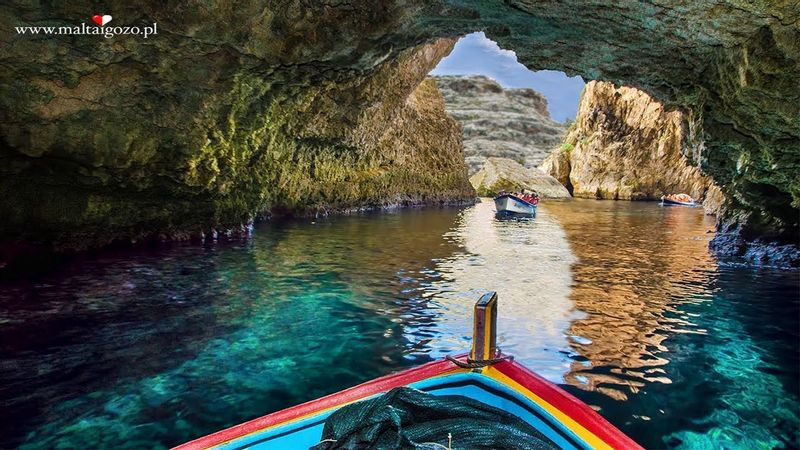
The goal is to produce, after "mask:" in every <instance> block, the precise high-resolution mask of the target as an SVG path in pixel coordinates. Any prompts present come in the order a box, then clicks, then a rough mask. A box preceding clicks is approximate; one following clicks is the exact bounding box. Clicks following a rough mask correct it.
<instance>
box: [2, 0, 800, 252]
mask: <svg viewBox="0 0 800 450" xmlns="http://www.w3.org/2000/svg"><path fill="white" fill-rule="evenodd" d="M93 5H94V4H92V3H90V2H87V1H76V2H69V3H68V4H67V3H66V2H41V3H40V4H38V5H32V4H27V3H24V2H15V3H6V4H4V5H2V6H0V17H2V19H0V20H1V22H0V23H2V27H0V28H2V30H3V38H2V39H3V41H4V42H3V51H2V53H0V63H2V65H3V67H4V69H5V70H3V71H2V72H0V157H1V158H2V159H3V161H4V164H3V165H2V167H1V168H0V180H2V181H0V194H2V195H0V211H2V212H3V216H4V217H6V219H5V220H4V221H3V223H2V224H0V231H1V232H2V235H3V236H4V240H5V241H9V240H10V241H17V242H28V241H42V242H46V243H48V244H51V243H53V242H56V243H57V244H58V245H62V246H65V247H68V248H74V247H81V246H86V245H100V244H103V243H105V242H109V241H111V240H114V239H118V238H124V239H131V238H141V237H144V236H148V235H156V236H162V237H170V238H176V237H187V236H191V235H198V234H201V233H203V232H208V231H210V230H212V229H219V228H230V227H232V226H236V225H237V224H241V223H244V222H247V221H248V220H250V219H251V218H252V217H253V216H254V215H257V214H261V213H264V212H265V211H268V210H271V209H290V210H291V209H296V208H298V207H301V206H305V205H309V204H310V205H311V206H312V207H314V208H325V207H332V208H346V207H351V206H358V205H365V204H368V205H379V204H384V203H387V202H401V203H402V202H417V201H422V202H430V201H445V200H450V199H463V198H464V197H467V196H469V195H470V192H469V188H468V186H467V185H466V184H465V181H466V177H465V176H463V177H462V171H463V170H462V169H463V168H462V166H460V165H458V164H456V163H454V160H455V159H457V150H455V149H456V148H458V146H459V143H458V142H456V141H454V140H453V139H455V138H452V139H451V138H450V137H447V136H450V133H449V132H448V129H450V128H452V125H453V124H452V123H451V122H448V118H447V117H445V116H443V115H442V114H440V113H439V112H438V111H439V109H440V108H439V107H438V106H437V104H436V102H437V100H436V98H435V97H436V94H435V92H434V91H435V90H431V89H430V87H426V86H425V84H423V85H420V83H422V80H423V79H424V75H425V74H426V73H427V72H428V71H429V70H430V68H431V67H433V65H435V63H436V61H438V60H439V59H440V58H441V57H443V56H444V54H446V53H447V51H448V50H449V47H450V46H451V45H452V43H453V41H452V38H455V37H457V36H459V35H462V34H464V33H467V32H472V31H477V30H483V31H485V32H486V33H487V35H488V36H489V37H490V38H492V39H493V40H495V41H497V42H498V43H500V45H501V46H503V47H504V48H510V49H513V50H514V51H515V52H516V53H517V56H518V58H519V60H520V62H522V63H523V64H525V65H527V66H528V67H529V68H532V69H545V68H547V69H555V70H564V71H566V72H567V73H569V74H581V75H583V76H584V77H585V78H587V79H603V80H608V81H613V82H614V83H616V84H619V85H630V86H633V87H637V88H640V89H643V90H645V91H647V92H648V93H650V94H652V95H654V96H655V97H656V98H658V99H660V100H661V101H663V102H665V103H666V104H667V105H669V106H670V107H680V108H684V109H685V110H686V111H688V116H689V117H690V118H691V119H690V121H691V122H692V123H691V124H690V125H691V129H692V130H694V131H693V134H692V138H693V143H694V146H695V147H694V148H695V150H698V151H697V152H696V154H697V155H699V159H700V161H698V162H699V163H700V164H701V165H702V166H703V168H704V170H706V171H707V172H708V173H710V174H711V175H712V176H713V177H714V178H715V179H716V180H717V181H718V182H719V183H720V184H722V185H724V186H725V193H726V195H727V198H728V209H727V213H726V215H725V219H724V220H723V222H722V223H723V225H726V224H727V225H730V224H733V226H738V225H740V224H746V226H745V227H744V229H745V231H746V233H745V234H748V233H749V236H750V237H757V236H768V237H770V238H772V239H778V240H782V241H792V240H794V242H795V243H796V242H797V236H798V217H800V214H798V209H797V208H798V206H800V170H798V167H800V119H799V118H800V88H798V81H797V79H798V74H800V70H799V69H800V44H799V43H800V28H799V27H798V17H799V15H800V11H798V10H797V8H795V7H793V6H792V4H791V2H788V1H776V2H772V4H771V5H767V4H766V3H763V2H746V1H740V0H700V1H695V2H685V3H678V4H676V3H675V2H674V1H669V0H640V1H630V2H616V3H613V4H612V3H608V4H600V3H587V2H584V1H580V0H570V1H558V2H556V1H533V0H506V1H501V0H440V1H430V0H427V1H426V0H405V1H399V0H387V1H381V2H376V1H373V0H353V1H349V2H340V1H332V0H326V1H322V0H291V1H288V0H287V1H267V0H247V1H242V2H236V4H235V5H233V4H232V3H230V2H221V1H217V2H206V3H203V5H196V4H193V3H191V2H188V1H181V2H176V3H175V4H174V5H172V6H173V7H172V8H170V9H169V10H167V9H166V8H164V7H163V6H162V3H161V2H157V1H155V0H140V1H136V2H129V3H127V4H126V5H125V6H118V7H116V9H115V10H114V11H109V12H108V13H110V14H112V15H113V17H114V22H113V23H115V24H119V25H121V26H122V25H139V24H144V23H148V24H149V23H153V22H155V23H157V24H158V34H157V35H153V36H150V37H149V38H148V39H144V38H142V37H140V36H115V37H113V38H108V39H107V38H104V37H101V36H97V35H84V36H76V35H59V36H47V35H42V34H39V35H31V34H20V33H19V32H17V31H16V28H15V27H17V26H56V27H57V26H67V25H71V26H79V25H80V24H81V23H82V22H89V21H90V17H91V15H92V14H94V13H96V11H92V7H93ZM419 86H421V88H420V89H422V91H419V90H418V87H419ZM426 89H427V90H426ZM455 134H457V133H453V135H455ZM415 136H416V138H417V139H416V140H413V139H414V137H415ZM427 136H439V137H442V136H444V137H445V138H444V139H438V140H436V141H433V140H432V139H427V138H426V137H427ZM412 140H413V142H412V144H409V145H404V144H403V143H408V142H411V141H412ZM462 165H463V164H462ZM422 167H429V168H435V169H434V172H433V173H436V174H437V175H436V176H430V177H429V178H427V179H424V180H419V179H418V178H415V177H417V176H418V175H419V174H420V173H421V171H420V168H422ZM87 239H90V240H91V242H88V241H87ZM0 259H2V258H0Z"/></svg>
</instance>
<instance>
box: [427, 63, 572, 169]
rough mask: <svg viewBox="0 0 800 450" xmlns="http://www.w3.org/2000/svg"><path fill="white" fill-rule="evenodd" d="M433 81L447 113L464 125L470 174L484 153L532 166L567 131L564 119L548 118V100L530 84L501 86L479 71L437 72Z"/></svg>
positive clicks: (480, 162)
mask: <svg viewBox="0 0 800 450" xmlns="http://www.w3.org/2000/svg"><path fill="white" fill-rule="evenodd" d="M436 84H437V85H438V86H439V90H440V91H441V92H442V95H443V96H444V101H445V109H446V110H447V113H448V114H450V115H451V116H453V118H455V119H456V120H457V121H458V122H459V123H460V124H461V127H462V128H463V130H464V156H465V157H466V161H467V165H468V166H469V172H470V174H474V173H475V172H477V171H478V170H480V169H481V167H483V163H484V162H485V161H486V158H489V157H501V158H508V159H513V160H514V161H516V162H518V163H520V164H522V165H523V166H525V167H536V166H538V165H539V164H540V163H541V162H542V160H544V158H545V157H546V156H547V155H548V154H549V153H550V150H551V149H552V148H553V147H554V146H555V145H557V144H558V143H559V142H561V139H562V138H563V136H564V133H565V131H566V128H567V127H566V126H565V125H564V124H561V123H558V122H556V121H554V120H553V119H551V118H550V113H549V112H548V111H547V99H545V98H544V96H543V95H542V94H540V93H538V92H536V91H534V90H533V89H503V87H502V86H500V85H499V84H498V83H497V82H496V81H494V80H492V79H490V78H487V77H484V76H469V77H453V76H446V77H436Z"/></svg>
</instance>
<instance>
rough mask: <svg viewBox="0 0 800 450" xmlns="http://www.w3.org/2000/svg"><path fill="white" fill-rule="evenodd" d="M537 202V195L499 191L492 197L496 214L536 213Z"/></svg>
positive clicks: (530, 214) (529, 214)
mask: <svg viewBox="0 0 800 450" xmlns="http://www.w3.org/2000/svg"><path fill="white" fill-rule="evenodd" d="M538 204H539V196H538V195H535V194H534V195H530V194H519V193H510V194H509V193H501V194H500V195H498V196H497V197H495V198H494V207H495V209H496V210H497V213H498V214H519V215H528V216H533V215H536V206H537V205H538Z"/></svg>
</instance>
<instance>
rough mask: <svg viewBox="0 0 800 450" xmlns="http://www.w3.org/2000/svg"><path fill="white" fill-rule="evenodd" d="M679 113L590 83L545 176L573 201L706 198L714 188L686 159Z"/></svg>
mask: <svg viewBox="0 0 800 450" xmlns="http://www.w3.org/2000/svg"><path fill="white" fill-rule="evenodd" d="M683 124H684V121H683V115H682V114H681V113H680V112H679V111H665V110H664V107H663V105H661V104H660V103H659V102H657V101H655V100H653V99H652V98H651V97H650V96H649V95H647V94H646V93H644V92H642V91H640V90H638V89H633V88H626V87H622V88H619V89H617V88H615V87H614V85H613V84H611V83H606V82H596V81H592V82H589V83H588V84H587V85H586V88H585V89H584V91H583V95H582V96H581V102H580V105H579V107H578V115H577V117H576V119H575V123H574V124H573V126H572V127H571V128H570V131H569V133H568V134H567V136H566V138H565V139H564V143H563V144H562V145H561V146H560V147H559V148H557V149H555V150H554V151H553V153H552V154H551V155H550V156H548V158H547V160H546V161H545V162H544V163H543V164H542V167H541V168H542V170H543V171H545V172H546V173H549V174H550V175H553V176H554V177H556V178H557V179H558V180H559V181H560V182H561V183H562V184H564V185H565V186H567V187H568V188H569V189H570V190H571V193H572V195H574V196H575V197H583V198H598V199H614V200H656V199H658V198H660V197H661V196H662V195H664V194H674V193H686V194H689V195H691V196H692V197H693V198H695V199H696V200H699V201H702V200H703V199H704V198H705V197H706V192H708V191H709V190H710V189H711V188H712V186H714V182H713V180H712V179H711V178H709V177H707V176H705V175H703V174H702V173H701V172H700V170H699V169H698V168H697V167H696V166H693V165H692V163H691V162H690V161H689V160H688V159H687V158H686V157H685V156H684V155H683V153H682V151H684V149H685V146H684V140H683V136H684V126H683Z"/></svg>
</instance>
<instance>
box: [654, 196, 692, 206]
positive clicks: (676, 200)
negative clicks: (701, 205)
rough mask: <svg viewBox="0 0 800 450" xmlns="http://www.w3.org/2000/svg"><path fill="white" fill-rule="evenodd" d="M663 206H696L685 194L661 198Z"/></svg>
mask: <svg viewBox="0 0 800 450" xmlns="http://www.w3.org/2000/svg"><path fill="white" fill-rule="evenodd" d="M661 203H662V204H663V205H681V206H697V204H696V203H695V201H694V199H693V198H692V197H690V196H689V195H687V194H669V195H662V196H661Z"/></svg>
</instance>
